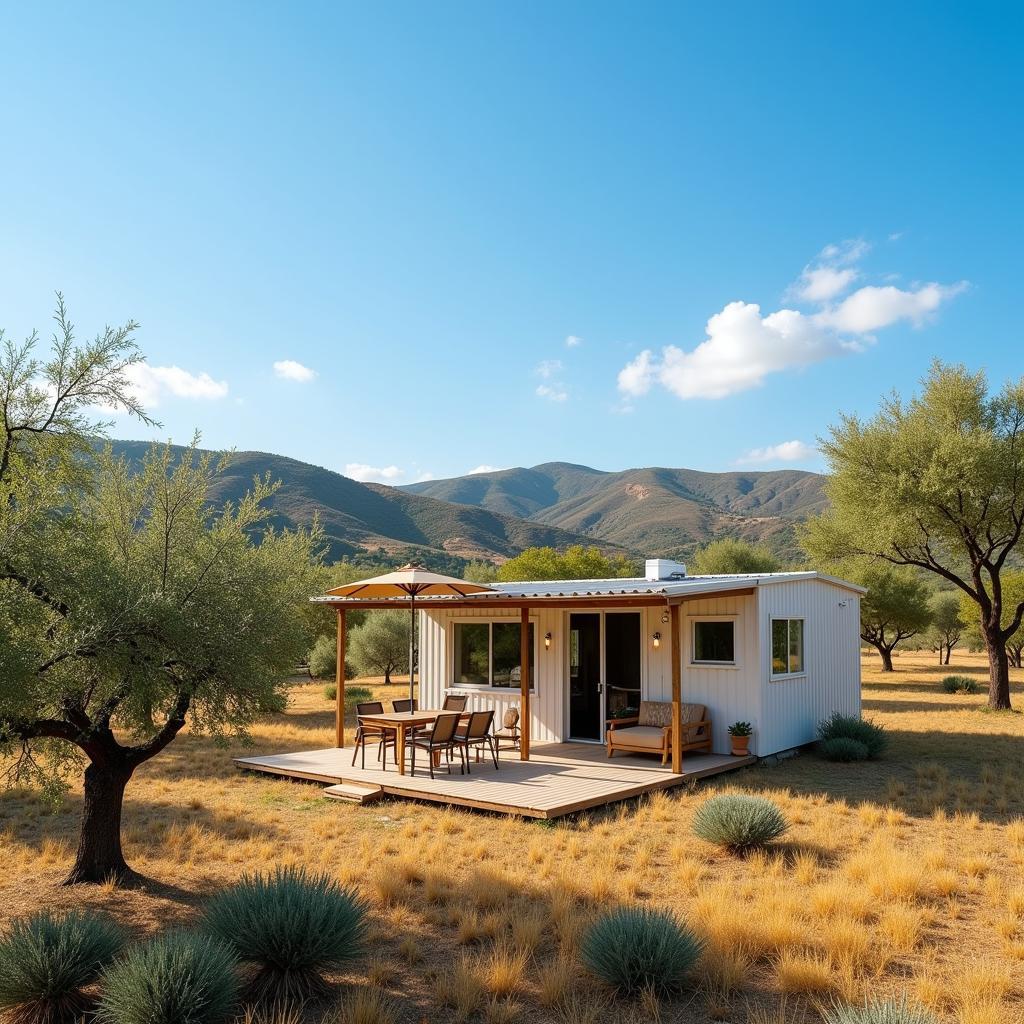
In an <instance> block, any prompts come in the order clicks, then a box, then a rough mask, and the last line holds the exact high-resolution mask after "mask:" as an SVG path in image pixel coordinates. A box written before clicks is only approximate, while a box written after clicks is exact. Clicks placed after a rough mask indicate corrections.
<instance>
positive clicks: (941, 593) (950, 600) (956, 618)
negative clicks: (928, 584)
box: [928, 590, 964, 665]
mask: <svg viewBox="0 0 1024 1024" xmlns="http://www.w3.org/2000/svg"><path fill="white" fill-rule="evenodd" d="M931 611H932V622H931V627H930V628H929V630H928V640H929V641H930V646H931V649H932V650H933V651H935V652H936V653H937V654H938V656H939V664H940V665H948V664H949V659H950V655H952V653H953V648H954V647H956V645H957V644H958V643H960V639H961V638H962V636H963V633H964V620H963V619H962V618H961V615H960V597H959V596H958V595H957V594H956V593H954V592H953V591H952V590H938V591H936V592H935V593H934V594H932V597H931Z"/></svg>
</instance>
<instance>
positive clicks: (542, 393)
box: [537, 384, 569, 402]
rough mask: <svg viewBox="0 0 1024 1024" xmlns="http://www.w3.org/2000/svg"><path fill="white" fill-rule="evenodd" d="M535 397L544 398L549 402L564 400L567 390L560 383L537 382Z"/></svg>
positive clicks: (566, 396) (567, 393) (567, 395)
mask: <svg viewBox="0 0 1024 1024" xmlns="http://www.w3.org/2000/svg"><path fill="white" fill-rule="evenodd" d="M537 397H538V398H546V399H547V400H548V401H549V402H564V401H565V400H566V399H567V398H568V397H569V392H568V391H566V390H565V388H564V387H562V385H561V384H538V385H537Z"/></svg>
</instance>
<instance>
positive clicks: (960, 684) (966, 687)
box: [939, 676, 982, 693]
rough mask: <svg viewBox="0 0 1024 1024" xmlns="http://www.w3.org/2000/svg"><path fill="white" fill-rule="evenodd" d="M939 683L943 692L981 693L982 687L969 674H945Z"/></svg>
mask: <svg viewBox="0 0 1024 1024" xmlns="http://www.w3.org/2000/svg"><path fill="white" fill-rule="evenodd" d="M939 685H940V686H941V687H942V690H943V692H944V693H981V689H982V688H981V686H979V685H978V680H977V679H974V678H972V677H971V676H946V677H945V678H944V679H943V680H942V682H941V683H940V684H939Z"/></svg>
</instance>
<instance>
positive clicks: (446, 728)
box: [408, 714, 463, 778]
mask: <svg viewBox="0 0 1024 1024" xmlns="http://www.w3.org/2000/svg"><path fill="white" fill-rule="evenodd" d="M458 725H459V716H458V715H457V714H451V715H438V716H437V718H435V719H434V724H433V725H432V726H431V728H430V732H429V733H428V732H426V731H421V732H414V733H413V734H412V736H411V737H410V740H409V744H408V745H409V747H410V748H411V750H412V766H411V768H410V774H411V775H415V774H416V751H417V749H419V750H425V751H426V752H427V767H428V768H429V769H430V777H431V778H433V777H434V755H435V754H436V755H437V758H438V762H439V763H440V762H441V761H442V758H443V755H448V756H447V757H446V758H444V762H445V763H446V764H447V767H448V774H449V775H451V773H452V762H451V756H450V755H451V752H452V750H453V748H454V746H455V730H456V729H457V728H458ZM462 773H463V761H462V747H461V746H460V747H459V774H460V775H461V774H462Z"/></svg>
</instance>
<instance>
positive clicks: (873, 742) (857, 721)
mask: <svg viewBox="0 0 1024 1024" xmlns="http://www.w3.org/2000/svg"><path fill="white" fill-rule="evenodd" d="M818 738H819V739H821V740H835V739H840V738H842V739H849V740H856V741H857V742H858V743H863V744H864V746H865V747H867V748H868V757H872V758H874V757H879V756H880V755H881V754H882V751H883V750H885V748H886V745H887V744H888V742H889V737H888V736H886V735H885V730H884V729H883V728H882V727H881V726H880V725H875V723H874V722H868V721H866V720H865V719H863V718H858V717H857V716H856V715H843V714H840V713H839V712H838V711H837V712H835V713H834V714H833V715H830V716H829V717H828V718H826V719H825V720H824V721H823V722H820V723H819V724H818Z"/></svg>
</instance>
